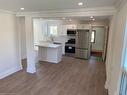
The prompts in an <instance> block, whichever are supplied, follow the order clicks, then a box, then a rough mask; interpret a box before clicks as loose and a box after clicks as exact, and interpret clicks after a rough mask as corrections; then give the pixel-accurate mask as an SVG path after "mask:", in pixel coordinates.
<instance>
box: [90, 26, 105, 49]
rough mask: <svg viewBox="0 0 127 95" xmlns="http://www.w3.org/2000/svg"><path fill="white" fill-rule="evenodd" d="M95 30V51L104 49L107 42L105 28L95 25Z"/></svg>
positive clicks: (93, 46) (93, 45) (93, 47)
mask: <svg viewBox="0 0 127 95" xmlns="http://www.w3.org/2000/svg"><path fill="white" fill-rule="evenodd" d="M93 30H95V31H96V34H95V43H93V44H92V50H93V51H103V50H104V42H105V32H106V31H105V28H104V27H94V28H93Z"/></svg>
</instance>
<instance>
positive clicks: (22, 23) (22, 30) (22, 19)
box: [17, 17, 26, 59]
mask: <svg viewBox="0 0 127 95" xmlns="http://www.w3.org/2000/svg"><path fill="white" fill-rule="evenodd" d="M17 24H18V32H19V33H20V41H21V59H26V33H25V17H18V21H17Z"/></svg>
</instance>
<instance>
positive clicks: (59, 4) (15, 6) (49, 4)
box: [0, 0, 118, 12]
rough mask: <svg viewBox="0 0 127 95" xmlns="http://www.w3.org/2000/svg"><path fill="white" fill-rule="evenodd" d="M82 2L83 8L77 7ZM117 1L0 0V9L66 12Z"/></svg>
mask: <svg viewBox="0 0 127 95" xmlns="http://www.w3.org/2000/svg"><path fill="white" fill-rule="evenodd" d="M78 2H83V3H84V5H83V6H78V5H77V3H78ZM116 2H118V0H0V9H4V10H8V11H16V12H20V11H21V10H20V8H22V7H23V8H25V10H24V11H27V12H37V11H48V10H66V9H78V8H93V7H108V6H114V5H115V3H116Z"/></svg>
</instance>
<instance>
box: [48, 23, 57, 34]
mask: <svg viewBox="0 0 127 95" xmlns="http://www.w3.org/2000/svg"><path fill="white" fill-rule="evenodd" d="M48 34H49V36H51V35H57V25H52V26H49V31H48Z"/></svg>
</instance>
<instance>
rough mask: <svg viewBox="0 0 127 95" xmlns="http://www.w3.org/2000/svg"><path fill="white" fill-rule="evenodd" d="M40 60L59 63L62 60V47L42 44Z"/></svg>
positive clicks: (39, 46)
mask: <svg viewBox="0 0 127 95" xmlns="http://www.w3.org/2000/svg"><path fill="white" fill-rule="evenodd" d="M36 46H38V60H39V61H46V62H51V63H59V62H60V61H61V60H62V45H61V44H54V43H48V42H42V43H39V44H38V45H36Z"/></svg>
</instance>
